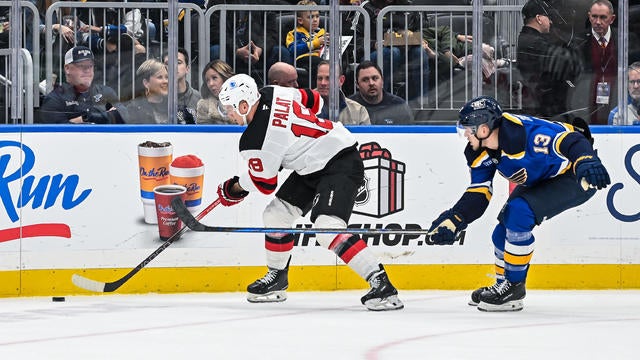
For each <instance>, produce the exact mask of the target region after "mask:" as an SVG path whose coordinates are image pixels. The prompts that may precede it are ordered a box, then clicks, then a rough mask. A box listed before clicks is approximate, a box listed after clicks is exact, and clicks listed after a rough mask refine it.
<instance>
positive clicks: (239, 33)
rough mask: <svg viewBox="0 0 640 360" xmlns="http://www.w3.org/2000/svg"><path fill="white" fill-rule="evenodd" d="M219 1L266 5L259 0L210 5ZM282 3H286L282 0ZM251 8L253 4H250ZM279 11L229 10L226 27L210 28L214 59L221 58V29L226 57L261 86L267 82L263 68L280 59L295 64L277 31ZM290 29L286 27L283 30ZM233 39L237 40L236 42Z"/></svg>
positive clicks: (213, 21) (231, 0) (212, 57)
mask: <svg viewBox="0 0 640 360" xmlns="http://www.w3.org/2000/svg"><path fill="white" fill-rule="evenodd" d="M277 3H278V1H271V2H269V4H270V5H274V4H277ZM218 4H243V5H250V4H259V5H264V4H265V3H264V2H263V1H259V0H211V1H209V6H214V5H218ZM281 4H285V3H284V2H281ZM247 9H250V6H247ZM278 15H279V12H275V11H267V12H266V13H265V12H264V11H251V10H242V11H228V12H227V22H226V24H227V28H226V29H219V28H218V27H217V26H215V25H214V26H212V27H211V32H212V33H211V42H212V44H213V45H212V46H211V57H210V58H211V60H213V59H218V58H219V57H220V45H219V41H218V40H219V37H220V31H222V32H223V34H225V35H226V37H227V39H228V40H227V49H226V53H227V59H222V60H225V61H226V62H227V63H228V64H230V65H232V67H233V68H234V71H235V72H236V73H238V74H239V73H245V74H250V75H253V76H254V77H256V78H258V80H260V81H258V86H261V85H264V84H265V81H264V79H263V78H262V76H263V74H261V73H260V71H259V70H260V69H262V68H263V67H264V68H266V69H269V68H270V67H271V66H272V65H273V64H275V63H276V62H278V61H282V62H286V63H289V64H293V58H292V55H291V53H290V52H289V50H287V48H286V47H285V46H284V45H280V44H282V40H281V39H280V37H279V36H280V34H279V31H278V23H277V21H276V17H277V16H278ZM218 16H219V12H216V13H214V14H213V16H212V21H211V23H212V24H219V23H220V21H219V19H218V18H217V17H218ZM249 25H250V26H249ZM283 30H284V31H287V30H286V29H283ZM232 39H235V43H233V41H232Z"/></svg>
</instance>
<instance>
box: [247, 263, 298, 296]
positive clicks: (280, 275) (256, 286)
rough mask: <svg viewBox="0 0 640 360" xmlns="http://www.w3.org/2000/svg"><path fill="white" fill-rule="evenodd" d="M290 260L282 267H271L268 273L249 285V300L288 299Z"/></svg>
mask: <svg viewBox="0 0 640 360" xmlns="http://www.w3.org/2000/svg"><path fill="white" fill-rule="evenodd" d="M289 262H291V256H289V260H287V266H286V267H285V268H284V269H282V270H279V269H273V268H269V271H267V274H266V275H265V276H263V277H262V278H260V279H258V280H256V281H254V282H253V283H252V284H251V285H249V286H247V292H248V294H247V301H249V302H251V303H262V302H281V301H285V300H287V293H286V290H287V288H288V287H289Z"/></svg>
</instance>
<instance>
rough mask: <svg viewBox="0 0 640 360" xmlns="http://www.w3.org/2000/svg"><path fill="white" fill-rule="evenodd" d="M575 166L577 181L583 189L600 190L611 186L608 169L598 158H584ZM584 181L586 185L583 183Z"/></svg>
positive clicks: (579, 159) (577, 161)
mask: <svg viewBox="0 0 640 360" xmlns="http://www.w3.org/2000/svg"><path fill="white" fill-rule="evenodd" d="M574 166H575V167H574V169H575V170H574V171H575V174H576V179H577V180H578V182H579V183H581V184H582V187H583V188H584V187H591V188H596V189H598V190H600V189H604V188H606V187H607V185H609V184H611V179H610V178H609V173H608V172H607V169H606V168H605V167H604V165H602V162H600V159H598V157H596V156H582V157H580V158H578V160H576V163H575V165H574ZM583 179H584V182H586V184H584V183H583ZM585 190H586V189H585Z"/></svg>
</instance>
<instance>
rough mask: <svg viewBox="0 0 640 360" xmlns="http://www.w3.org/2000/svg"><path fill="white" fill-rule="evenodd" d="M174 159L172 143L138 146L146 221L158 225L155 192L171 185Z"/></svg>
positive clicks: (152, 143) (141, 194) (150, 143)
mask: <svg viewBox="0 0 640 360" xmlns="http://www.w3.org/2000/svg"><path fill="white" fill-rule="evenodd" d="M172 158H173V146H171V143H168V142H164V143H156V142H153V141H146V142H144V143H142V144H139V145H138V173H139V175H140V198H141V199H142V205H143V210H144V221H145V222H146V223H147V224H156V223H157V222H158V220H157V217H156V210H155V203H154V192H153V189H154V188H156V187H157V186H160V185H168V184H170V183H171V178H170V176H169V169H170V164H171V160H172Z"/></svg>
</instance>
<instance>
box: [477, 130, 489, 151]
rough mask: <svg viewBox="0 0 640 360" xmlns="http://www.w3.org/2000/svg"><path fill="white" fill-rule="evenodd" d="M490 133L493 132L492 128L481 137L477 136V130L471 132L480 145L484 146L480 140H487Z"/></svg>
mask: <svg viewBox="0 0 640 360" xmlns="http://www.w3.org/2000/svg"><path fill="white" fill-rule="evenodd" d="M491 133H493V129H491V130H489V134H488V135H487V136H485V137H483V138H482V139H481V138H479V137H478V132H477V131H476V132H474V133H473V136H474V137H475V138H476V139H478V142H479V145H480V147H484V146H482V141H483V140H487V139H488V138H489V136H491Z"/></svg>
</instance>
